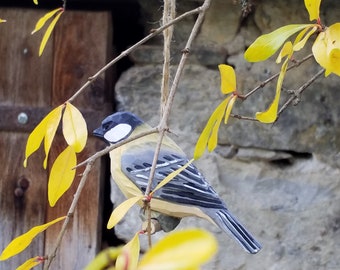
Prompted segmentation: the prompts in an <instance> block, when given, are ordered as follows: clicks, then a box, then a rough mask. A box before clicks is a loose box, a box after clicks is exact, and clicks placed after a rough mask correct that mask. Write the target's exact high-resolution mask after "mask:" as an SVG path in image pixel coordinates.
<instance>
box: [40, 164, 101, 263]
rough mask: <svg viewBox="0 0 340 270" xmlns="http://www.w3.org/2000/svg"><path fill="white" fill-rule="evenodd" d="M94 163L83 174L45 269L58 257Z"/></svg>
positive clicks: (87, 166)
mask: <svg viewBox="0 0 340 270" xmlns="http://www.w3.org/2000/svg"><path fill="white" fill-rule="evenodd" d="M93 162H94V160H93V161H91V162H89V163H88V164H87V165H86V168H85V170H84V172H83V174H82V177H81V179H80V183H79V185H78V188H77V191H76V193H75V194H74V197H73V200H72V203H71V206H70V208H69V210H68V212H67V217H66V219H65V220H64V223H63V226H62V228H61V230H60V232H59V234H58V238H57V241H56V243H55V245H54V248H53V251H52V252H51V254H49V255H48V262H47V264H45V266H44V269H49V267H50V266H51V263H52V261H53V259H54V258H55V257H56V254H57V250H58V248H59V247H60V244H61V240H62V239H63V237H64V235H65V232H66V228H67V225H68V224H69V222H70V220H71V218H72V217H73V214H74V211H75V209H76V206H77V203H78V200H79V198H80V194H81V192H82V190H83V188H84V186H85V183H86V180H87V177H88V174H89V173H90V171H91V168H92V166H93Z"/></svg>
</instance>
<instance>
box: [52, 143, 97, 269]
mask: <svg viewBox="0 0 340 270" xmlns="http://www.w3.org/2000/svg"><path fill="white" fill-rule="evenodd" d="M56 142H57V143H56V145H57V146H56V147H54V148H53V150H52V152H51V161H52V160H54V159H55V158H56V157H57V155H58V154H59V153H60V152H61V151H62V150H63V149H64V148H65V146H66V145H65V143H64V139H63V138H62V136H58V138H57V140H56ZM98 146H99V144H98V141H97V140H95V139H94V138H91V139H90V140H89V141H88V144H87V146H86V148H85V149H84V151H83V152H82V153H81V154H80V155H77V158H78V159H79V160H80V161H81V160H84V159H86V158H87V157H89V156H90V155H91V154H93V153H94V152H95V151H96V150H95V149H97V150H98ZM101 168H102V166H101V164H100V162H97V163H96V164H95V165H94V167H93V168H92V170H91V172H90V175H89V177H88V179H87V183H86V186H85V188H84V190H83V191H82V194H81V196H80V200H79V202H78V205H77V208H76V211H75V213H74V216H73V218H72V220H71V223H70V224H69V226H68V228H67V230H66V233H65V236H64V238H63V240H62V243H61V246H60V248H59V251H58V253H57V257H56V258H55V260H54V261H53V263H52V265H51V269H83V268H84V267H85V266H86V265H87V264H88V262H89V261H91V259H93V258H94V256H95V255H96V253H97V252H98V250H99V248H100V245H101V225H102V223H101V213H102V205H101V198H102V197H103V196H102V186H103V185H102V180H101V179H103V177H102V175H101V172H102V169H101ZM83 170H84V168H79V169H78V170H77V172H76V175H77V176H76V178H75V180H74V183H73V184H72V186H71V188H70V189H69V190H68V191H67V192H66V193H65V194H64V195H63V196H62V197H61V198H60V200H59V201H58V202H57V204H56V205H55V206H54V207H53V208H50V207H48V209H47V212H48V214H47V216H48V220H53V219H55V218H57V217H60V216H63V215H66V214H67V210H68V209H69V207H70V205H71V203H72V200H73V195H74V194H75V192H76V189H77V187H78V184H79V180H80V178H81V173H82V171H83ZM61 225H62V224H61V223H60V224H56V225H55V226H53V227H51V228H50V229H49V230H48V231H46V239H45V241H46V244H45V245H46V246H45V248H46V254H49V253H50V252H51V250H52V249H53V247H54V245H55V240H56V239H57V236H58V234H59V232H60V229H61Z"/></svg>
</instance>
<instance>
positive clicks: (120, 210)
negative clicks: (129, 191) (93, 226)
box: [107, 195, 144, 229]
mask: <svg viewBox="0 0 340 270" xmlns="http://www.w3.org/2000/svg"><path fill="white" fill-rule="evenodd" d="M143 198H144V195H141V196H136V197H132V198H129V199H127V200H126V201H124V202H122V203H121V204H120V205H118V206H117V207H116V208H115V209H114V210H113V211H112V213H111V216H110V218H109V221H108V222H107V228H108V229H112V228H113V227H114V226H116V224H117V223H118V222H119V221H121V220H122V218H123V217H124V216H125V214H126V213H127V212H128V211H129V210H130V208H131V207H132V206H134V205H135V204H136V203H137V202H138V201H140V200H141V199H143Z"/></svg>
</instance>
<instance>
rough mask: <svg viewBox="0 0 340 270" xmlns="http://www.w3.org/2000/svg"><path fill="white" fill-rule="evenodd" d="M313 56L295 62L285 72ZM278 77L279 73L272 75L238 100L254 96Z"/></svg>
mask: <svg viewBox="0 0 340 270" xmlns="http://www.w3.org/2000/svg"><path fill="white" fill-rule="evenodd" d="M312 57H313V54H309V55H307V56H306V57H304V58H302V59H301V60H295V61H294V64H293V65H291V66H289V67H288V68H287V71H288V70H290V69H292V68H295V67H298V66H299V65H301V64H302V63H303V62H305V61H307V60H308V59H310V58H312ZM279 75H280V72H278V73H276V74H274V75H273V76H271V77H269V78H268V79H267V80H265V81H263V82H261V83H260V84H259V85H258V86H256V87H255V88H254V89H252V90H250V91H249V92H248V93H247V94H245V95H240V98H242V99H243V100H245V99H247V98H248V97H249V96H251V95H252V94H254V93H255V92H256V91H257V90H259V89H260V88H263V87H264V86H265V85H266V84H268V83H269V82H271V81H272V80H274V79H276V78H277V77H278V76H279Z"/></svg>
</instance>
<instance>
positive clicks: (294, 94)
mask: <svg viewBox="0 0 340 270" xmlns="http://www.w3.org/2000/svg"><path fill="white" fill-rule="evenodd" d="M324 71H325V70H324V69H320V70H319V71H318V73H316V74H315V75H314V76H313V77H312V78H310V79H309V80H308V81H307V82H305V83H304V84H303V85H302V86H301V87H300V88H299V89H297V90H291V91H290V92H291V93H292V96H291V97H290V98H289V99H288V100H287V101H286V102H285V103H284V104H283V105H282V107H281V109H280V110H279V112H278V114H277V119H276V120H275V122H276V121H277V120H278V119H279V116H280V115H281V113H282V112H284V111H285V110H286V109H287V107H288V106H289V105H290V104H291V103H292V102H294V101H296V100H297V101H298V102H299V101H300V95H301V94H302V93H303V91H305V90H306V88H307V87H308V86H310V85H311V84H312V83H313V82H314V81H315V80H316V79H317V78H319V77H320V76H321V75H322V74H323V73H324ZM295 105H296V104H295Z"/></svg>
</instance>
